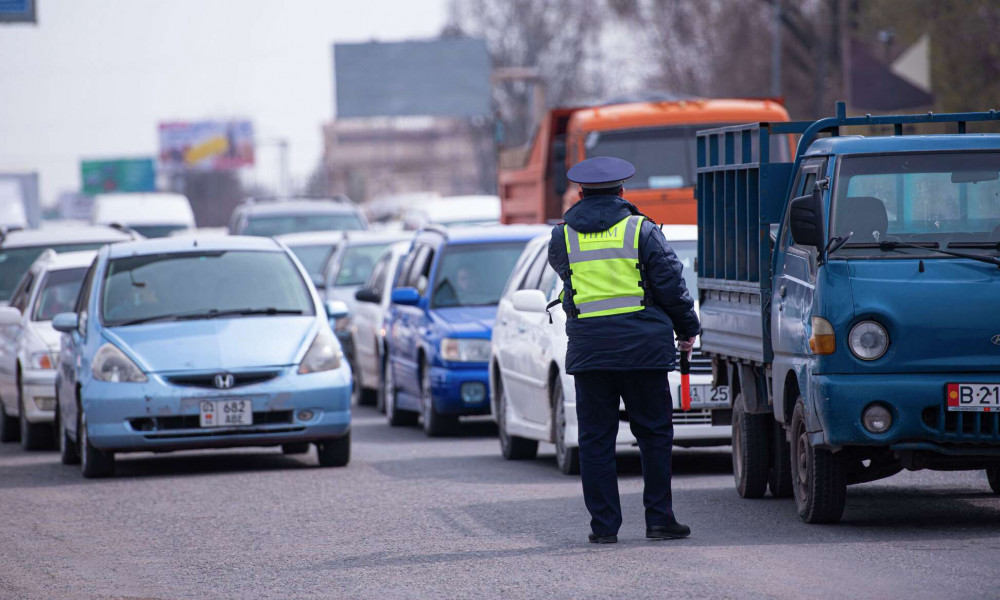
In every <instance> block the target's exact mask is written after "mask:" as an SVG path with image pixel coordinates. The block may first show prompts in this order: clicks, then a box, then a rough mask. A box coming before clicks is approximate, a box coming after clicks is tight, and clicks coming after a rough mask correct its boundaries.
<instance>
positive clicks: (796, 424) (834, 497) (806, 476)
mask: <svg viewBox="0 0 1000 600" xmlns="http://www.w3.org/2000/svg"><path fill="white" fill-rule="evenodd" d="M792 444H793V447H792V481H793V485H792V491H793V492H794V495H795V506H796V508H797V509H798V511H799V518H800V519H802V520H803V521H805V522H806V523H836V522H837V521H839V520H840V517H842V516H843V514H844V506H845V505H846V504H847V475H846V472H845V469H844V461H843V459H842V457H840V456H838V455H836V454H834V453H833V452H830V451H829V450H820V449H818V448H814V447H813V446H812V444H810V443H809V433H808V432H807V431H806V419H805V407H804V406H803V403H802V398H801V397H799V399H798V401H797V402H796V404H795V412H794V413H793V414H792Z"/></svg>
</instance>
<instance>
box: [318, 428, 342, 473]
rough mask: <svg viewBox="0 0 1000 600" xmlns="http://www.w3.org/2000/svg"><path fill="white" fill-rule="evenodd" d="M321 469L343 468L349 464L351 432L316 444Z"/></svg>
mask: <svg viewBox="0 0 1000 600" xmlns="http://www.w3.org/2000/svg"><path fill="white" fill-rule="evenodd" d="M316 456H317V457H318V458H319V466H321V467H344V466H347V463H349V462H351V432H350V431H348V432H347V433H345V434H344V435H342V436H340V437H338V438H332V439H329V440H326V441H325V442H320V443H318V444H316Z"/></svg>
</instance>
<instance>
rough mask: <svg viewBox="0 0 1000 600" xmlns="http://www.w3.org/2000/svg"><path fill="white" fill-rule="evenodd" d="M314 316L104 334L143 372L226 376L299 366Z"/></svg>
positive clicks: (211, 321)
mask: <svg viewBox="0 0 1000 600" xmlns="http://www.w3.org/2000/svg"><path fill="white" fill-rule="evenodd" d="M315 325H316V318H315V317H311V316H302V317H299V316H274V317H242V318H236V319H205V320H198V321H180V322H174V323H148V324H144V325H130V326H128V327H114V328H108V329H105V330H104V335H105V337H107V338H108V339H109V340H110V341H112V342H114V343H115V344H116V345H118V346H119V347H120V348H122V349H123V350H124V351H125V352H126V353H128V354H129V355H131V356H132V358H134V359H135V360H136V361H137V362H138V363H139V366H140V367H142V369H143V370H144V371H147V372H152V373H161V372H168V371H188V370H196V371H214V370H219V371H226V370H236V369H252V368H257V367H276V366H284V365H291V364H295V362H296V360H297V359H298V358H299V357H300V356H301V355H302V354H304V352H305V350H304V348H303V346H305V345H306V344H309V343H310V342H311V341H312V339H311V338H312V335H313V331H314V330H315Z"/></svg>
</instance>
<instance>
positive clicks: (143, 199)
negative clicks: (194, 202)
mask: <svg viewBox="0 0 1000 600" xmlns="http://www.w3.org/2000/svg"><path fill="white" fill-rule="evenodd" d="M91 221H92V222H93V223H94V224H95V225H114V224H117V225H125V226H126V227H129V228H130V229H133V230H135V231H136V232H138V233H139V234H140V235H142V236H143V237H147V238H156V237H166V236H168V235H170V234H171V233H173V232H175V231H180V230H185V229H194V227H195V224H194V212H193V211H192V210H191V203H190V202H189V201H188V199H187V198H186V197H184V196H183V195H181V194H171V193H165V192H150V193H134V194H98V195H97V196H95V197H94V210H93V213H91Z"/></svg>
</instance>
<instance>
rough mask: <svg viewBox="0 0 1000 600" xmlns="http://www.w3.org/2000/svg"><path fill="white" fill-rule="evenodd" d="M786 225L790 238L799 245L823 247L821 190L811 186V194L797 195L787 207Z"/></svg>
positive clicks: (824, 241) (824, 239)
mask: <svg viewBox="0 0 1000 600" xmlns="http://www.w3.org/2000/svg"><path fill="white" fill-rule="evenodd" d="M788 210H789V211H791V214H789V218H788V225H789V227H790V228H791V230H792V239H793V240H794V241H795V243H796V244H797V245H799V246H813V247H815V248H817V249H820V248H823V246H824V245H825V243H826V236H825V235H824V229H825V227H824V225H823V191H822V190H820V189H819V188H818V187H816V188H813V191H812V193H811V194H808V195H806V196H799V197H798V198H795V199H794V200H792V203H791V205H790V206H789V207H788Z"/></svg>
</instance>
